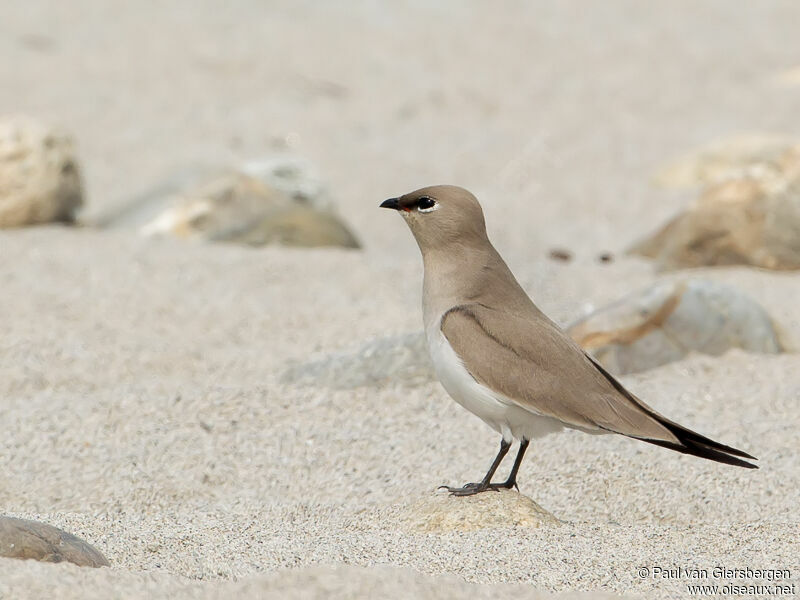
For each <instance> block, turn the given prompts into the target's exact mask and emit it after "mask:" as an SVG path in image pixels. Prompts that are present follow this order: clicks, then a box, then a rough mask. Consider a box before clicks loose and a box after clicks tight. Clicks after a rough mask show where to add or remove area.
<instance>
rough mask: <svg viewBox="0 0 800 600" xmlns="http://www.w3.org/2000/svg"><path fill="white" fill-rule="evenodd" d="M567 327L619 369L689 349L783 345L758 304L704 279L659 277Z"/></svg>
mask: <svg viewBox="0 0 800 600" xmlns="http://www.w3.org/2000/svg"><path fill="white" fill-rule="evenodd" d="M567 332H568V333H569V334H570V335H571V336H572V338H573V339H574V340H575V341H576V342H578V343H579V344H580V345H581V346H583V347H584V348H585V349H586V350H587V351H589V352H591V354H592V355H593V356H594V357H595V358H597V360H599V361H600V363H601V364H602V365H603V366H604V367H605V368H607V369H608V370H609V371H611V372H612V373H615V374H619V375H623V374H625V373H636V372H639V371H644V370H647V369H651V368H653V367H657V366H659V365H663V364H666V363H669V362H672V361H675V360H679V359H681V358H683V357H684V356H686V355H687V354H688V353H689V352H702V353H704V354H711V355H720V354H723V353H724V352H726V351H727V350H729V349H731V348H741V349H743V350H746V351H748V352H763V353H768V354H773V353H778V352H781V351H782V349H781V345H780V342H779V340H778V335H777V333H776V332H775V329H774V328H773V325H772V322H771V321H770V318H769V316H768V315H767V314H766V312H765V311H764V309H763V308H761V306H759V305H758V304H756V303H755V302H753V301H752V300H751V299H749V298H748V297H747V296H745V295H744V294H742V293H740V292H739V291H737V290H736V289H734V288H731V287H728V286H725V285H722V284H719V283H716V282H713V281H708V280H704V279H691V280H688V281H669V282H664V283H659V284H657V285H654V286H653V287H650V288H648V289H646V290H643V291H639V292H636V293H634V294H631V295H629V296H626V297H625V298H622V299H621V300H619V301H617V302H614V303H613V304H610V305H609V306H606V307H604V308H601V309H598V310H596V311H594V312H592V313H591V314H589V315H587V316H585V317H583V318H581V319H579V320H578V321H576V322H575V323H573V324H572V325H570V326H569V327H568V328H567Z"/></svg>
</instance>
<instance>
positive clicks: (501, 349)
mask: <svg viewBox="0 0 800 600" xmlns="http://www.w3.org/2000/svg"><path fill="white" fill-rule="evenodd" d="M380 207H381V208H387V209H392V210H395V211H397V212H398V213H399V214H400V215H402V217H403V218H404V219H405V221H406V224H407V225H408V227H409V228H410V229H411V233H412V234H413V236H414V239H415V240H416V242H417V245H418V246H419V249H420V252H421V254H422V262H423V270H424V274H423V285H422V316H423V322H424V326H425V337H426V341H427V347H428V351H429V353H430V359H431V364H432V366H433V370H434V372H435V374H436V376H437V378H438V379H439V381H440V382H441V384H442V385H443V387H444V389H445V391H447V393H448V394H449V395H450V396H451V397H452V398H453V399H454V400H455V401H456V402H457V403H458V404H460V405H461V406H463V407H464V408H466V409H467V410H469V411H470V412H472V413H473V414H475V415H476V416H478V417H479V418H480V419H481V420H483V421H484V422H485V423H486V424H487V425H488V426H489V427H491V428H492V429H494V430H495V431H496V432H497V433H499V434H500V435H501V441H500V450H499V452H498V453H497V456H496V457H495V459H494V461H493V462H492V464H491V466H490V467H489V470H488V472H487V473H486V475H485V476H484V477H483V479H481V480H480V481H478V482H474V483H467V484H465V485H463V486H461V487H451V486H447V485H445V486H441V488H444V489H446V490H447V491H449V492H450V493H451V494H452V495H454V496H471V495H474V494H478V493H481V492H485V491H488V490H500V489H511V488H516V489H517V490H519V486H518V485H517V474H518V472H519V468H520V465H521V464H522V460H523V457H524V456H525V451H526V450H527V448H528V444H529V443H530V442H531V440H535V439H539V438H541V437H544V436H545V435H548V434H550V433H555V432H558V431H561V430H563V429H564V428H571V429H576V430H579V431H583V432H586V433H594V434H598V433H617V434H621V435H623V436H627V437H629V438H634V439H637V440H641V441H643V442H648V443H650V444H655V445H657V446H663V447H665V448H669V449H671V450H676V451H678V452H682V453H684V454H690V455H693V456H697V457H701V458H705V459H709V460H712V461H716V462H719V463H725V464H728V465H736V466H739V467H746V468H751V469H755V468H758V467H757V466H756V465H754V464H752V463H750V462H747V461H746V460H743V459H751V460H757V459H756V458H755V457H754V456H751V455H750V454H747V453H746V452H743V451H741V450H737V449H736V448H732V447H730V446H726V445H724V444H720V443H719V442H715V441H714V440H712V439H709V438H707V437H705V436H702V435H700V434H699V433H696V432H694V431H692V430H690V429H688V428H686V427H684V426H682V425H679V424H678V423H676V422H674V421H671V420H669V419H668V418H666V417H664V416H663V415H661V414H659V413H658V412H656V411H655V410H654V409H653V408H651V407H650V406H648V405H647V404H645V403H644V402H643V401H642V400H640V399H639V398H637V397H636V396H635V395H634V394H633V393H631V392H630V391H628V390H627V389H626V388H625V387H624V386H623V385H622V384H621V383H620V382H619V381H618V380H617V379H616V378H614V376H613V375H611V374H610V373H609V372H608V371H607V370H606V369H605V368H603V366H602V365H601V364H600V363H599V362H597V361H596V360H595V359H594V358H593V357H592V356H591V355H590V354H588V353H586V352H585V351H584V350H583V349H582V348H581V347H580V346H579V345H578V344H577V343H576V342H575V341H573V340H572V338H571V337H570V336H569V335H567V334H566V333H565V332H564V331H563V330H562V329H561V328H560V327H559V326H558V325H557V324H556V323H554V322H553V321H552V320H550V319H549V318H548V317H547V316H546V315H545V314H544V313H543V312H542V311H541V310H539V308H538V307H537V306H536V305H535V304H534V303H533V301H532V300H531V299H530V297H529V296H528V294H527V293H526V292H525V290H524V289H523V288H522V286H521V285H520V284H519V283H518V282H517V280H516V278H515V277H514V275H513V274H512V272H511V270H510V269H509V268H508V266H507V265H506V263H505V261H504V260H503V259H502V257H501V256H500V254H499V253H498V252H497V250H495V248H494V246H493V245H492V243H491V242H490V241H489V237H488V235H487V233H486V224H485V220H484V215H483V209H482V208H481V205H480V204H479V202H478V200H477V198H476V197H475V196H474V195H473V194H472V193H470V192H469V191H467V190H465V189H464V188H461V187H457V186H453V185H436V186H430V187H424V188H421V189H418V190H415V191H413V192H409V193H407V194H405V195H403V196H399V197H396V198H389V199H388V200H385V201H383V202H382V203H381V204H380ZM514 440H518V441H519V449H518V451H517V455H516V458H515V459H514V463H513V465H512V467H511V471H510V473H509V475H508V478H507V479H506V480H505V481H502V482H493V481H492V478H493V476H494V474H495V471H496V470H497V468H498V467H499V465H500V464H501V462H502V461H503V459H504V458H505V456H506V454H507V453H508V451H509V448H510V447H511V445H512V444H513V442H514Z"/></svg>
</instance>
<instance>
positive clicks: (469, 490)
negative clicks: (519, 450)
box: [439, 438, 522, 496]
mask: <svg viewBox="0 0 800 600" xmlns="http://www.w3.org/2000/svg"><path fill="white" fill-rule="evenodd" d="M510 447H511V443H510V442H507V441H506V440H505V438H503V439H502V440H501V441H500V451H499V452H498V453H497V456H496V457H495V459H494V462H493V463H492V466H491V467H489V471H488V472H487V473H486V476H485V477H484V478H483V479H482V480H481V481H480V482H478V483H467V484H465V485H464V486H463V487H460V488H456V487H450V486H447V485H442V486H439V489H442V488H444V489H446V490H447V491H448V492H450V493H451V494H453V495H454V496H472V495H473V494H480V493H481V492H485V491H486V490H491V489H495V490H496V486H492V484H491V483H490V482H491V481H492V476H493V475H494V472H495V471H497V467H499V466H500V463H501V462H503V458H505V456H506V454H508V449H509V448H510ZM520 460H522V459H521V458H520ZM515 464H516V463H515Z"/></svg>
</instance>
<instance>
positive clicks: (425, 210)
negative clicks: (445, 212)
mask: <svg viewBox="0 0 800 600" xmlns="http://www.w3.org/2000/svg"><path fill="white" fill-rule="evenodd" d="M422 200H430V201H431V202H433V204H431V205H430V206H427V207H425V208H422V206H419V205H418V206H417V211H418V212H421V213H429V212H433V211H434V210H436V209H437V208H439V203H438V202H437V201H436V200H434V199H433V198H427V197H426V198H422Z"/></svg>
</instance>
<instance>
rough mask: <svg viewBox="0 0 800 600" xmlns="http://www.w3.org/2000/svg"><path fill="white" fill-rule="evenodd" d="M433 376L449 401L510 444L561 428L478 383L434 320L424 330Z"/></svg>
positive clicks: (561, 426) (555, 420) (559, 423)
mask: <svg viewBox="0 0 800 600" xmlns="http://www.w3.org/2000/svg"><path fill="white" fill-rule="evenodd" d="M425 334H426V337H427V340H428V351H429V352H430V355H431V361H432V362H433V368H434V370H435V371H436V376H437V377H438V378H439V381H440V382H441V383H442V385H443V386H444V389H445V390H447V393H448V394H450V396H452V398H453V400H455V401H456V402H458V403H459V404H460V405H461V406H463V407H464V408H466V409H467V410H468V411H470V412H471V413H473V414H474V415H476V416H478V417H480V418H481V419H482V420H483V421H484V422H485V423H486V424H487V425H489V427H491V428H492V429H494V430H495V431H497V432H498V433H500V434H502V436H503V439H505V440H506V441H507V442H510V441H511V440H512V438H516V439H526V440H532V439H536V438H540V437H542V436H545V435H547V434H548V433H553V432H556V431H560V430H561V429H562V428H563V427H564V425H563V424H562V423H561V421H559V420H557V419H554V418H552V417H546V416H543V415H537V414H536V413H534V412H531V411H530V410H527V409H524V408H522V407H521V406H519V405H517V404H516V403H514V401H513V400H511V399H509V398H506V397H505V396H503V395H502V394H498V393H496V392H493V391H492V390H490V389H489V388H487V387H485V386H483V385H481V384H480V383H478V382H477V381H476V380H475V378H473V377H472V375H470V374H469V371H467V369H466V368H465V367H464V363H463V362H462V361H461V359H460V358H459V357H458V355H457V354H456V353H455V351H454V350H453V348H452V347H451V346H450V343H449V342H448V341H447V338H445V337H444V334H442V332H441V330H440V328H439V320H438V319H437V320H436V321H435V323H434V324H432V326H430V327H427V328H426V331H425Z"/></svg>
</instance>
